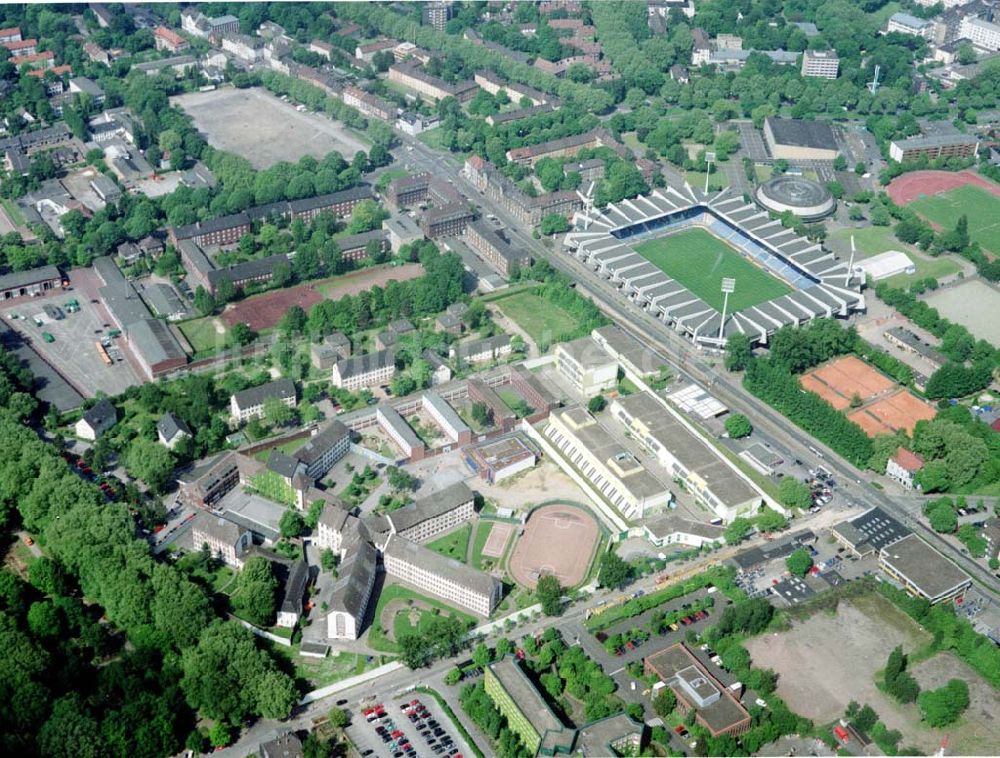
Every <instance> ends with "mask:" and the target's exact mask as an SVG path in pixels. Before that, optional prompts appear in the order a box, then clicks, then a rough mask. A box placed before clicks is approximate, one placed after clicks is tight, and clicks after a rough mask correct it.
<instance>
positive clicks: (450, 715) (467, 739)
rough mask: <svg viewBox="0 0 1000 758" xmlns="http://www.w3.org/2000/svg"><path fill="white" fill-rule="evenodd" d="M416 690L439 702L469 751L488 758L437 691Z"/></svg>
mask: <svg viewBox="0 0 1000 758" xmlns="http://www.w3.org/2000/svg"><path fill="white" fill-rule="evenodd" d="M414 689H415V691H416V692H422V693H423V694H425V695H430V696H431V697H432V698H434V699H435V700H436V701H437V704H438V705H439V706H441V710H443V711H444V712H445V713H446V714H448V718H450V719H451V723H452V724H454V725H455V728H456V729H457V730H458V733H459V734H461V735H462V739H463V740H465V744H466V745H468V746H469V749H470V750H471V751H472V752H473V753H475V755H476V758H486V756H484V755H483V751H482V750H480V749H479V745H477V744H476V741H475V740H474V739H472V735H470V734H469V733H468V731H466V729H465V727H464V726H463V725H462V722H461V721H459V720H458V717H457V716H456V715H455V711H453V710H452V709H451V706H450V705H448V703H447V702H446V701H445V699H444V698H443V697H441V695H440V694H439V693H438V691H437V690H432V689H431V688H430V687H415V688H414Z"/></svg>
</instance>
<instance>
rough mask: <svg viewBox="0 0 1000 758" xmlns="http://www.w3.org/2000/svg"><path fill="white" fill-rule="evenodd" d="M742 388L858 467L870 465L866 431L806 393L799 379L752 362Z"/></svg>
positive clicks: (759, 361) (783, 370)
mask: <svg viewBox="0 0 1000 758" xmlns="http://www.w3.org/2000/svg"><path fill="white" fill-rule="evenodd" d="M743 386H744V387H745V388H746V390H747V391H748V392H749V393H750V394H752V395H754V396H755V397H757V398H759V399H761V400H763V401H764V402H765V403H767V404H768V405H770V406H771V407H772V408H774V409H775V410H776V411H778V412H779V413H781V415H783V416H785V417H786V418H787V419H788V420H790V421H791V422H792V423H793V424H795V425H796V426H798V427H799V428H800V429H802V430H803V431H805V432H807V433H809V434H810V435H811V436H813V437H815V438H816V439H818V440H819V441H820V442H822V443H824V444H826V445H828V446H829V447H830V448H832V449H833V450H835V451H837V452H838V453H840V455H842V456H843V457H844V458H846V459H847V460H849V461H850V462H851V463H853V464H854V465H855V466H857V467H858V468H864V467H865V466H867V465H868V459H869V458H871V456H872V441H871V439H870V438H869V437H868V435H867V434H865V432H864V430H863V429H862V428H861V427H860V426H858V425H857V424H855V423H854V422H853V421H851V420H849V419H848V418H847V417H846V416H845V415H844V414H842V413H841V412H840V411H838V410H837V409H836V408H834V407H833V406H832V405H830V404H829V403H828V402H826V401H825V400H824V399H823V398H821V397H820V396H819V395H817V394H815V393H813V392H806V391H805V390H803V389H802V386H801V385H800V384H799V380H798V377H796V376H795V375H794V374H792V373H791V372H790V371H789V370H788V369H786V368H785V367H783V366H776V365H773V364H772V363H771V362H770V361H767V360H764V359H756V360H753V361H751V362H750V365H749V366H747V370H746V374H744V376H743Z"/></svg>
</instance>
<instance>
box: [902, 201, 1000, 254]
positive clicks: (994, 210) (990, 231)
mask: <svg viewBox="0 0 1000 758" xmlns="http://www.w3.org/2000/svg"><path fill="white" fill-rule="evenodd" d="M909 207H910V208H912V209H913V210H915V211H916V212H917V213H919V214H920V215H921V216H923V217H925V218H927V219H928V220H930V221H931V222H933V223H935V224H938V225H940V226H941V227H943V228H944V229H954V228H955V224H957V223H958V219H959V218H961V217H962V216H963V215H964V216H965V217H966V218H968V220H969V236H970V237H971V238H972V239H973V240H975V241H976V242H978V243H979V244H980V245H982V246H983V247H984V248H985V249H987V250H989V251H990V252H992V253H1000V197H997V196H996V195H994V194H992V193H991V192H987V191H986V190H984V189H982V188H981V187H975V186H973V185H971V184H967V185H965V186H964V187H956V188H955V189H953V190H948V191H947V192H942V193H940V194H938V195H931V196H930V197H921V198H918V199H916V200H914V201H913V202H912V203H910V206H909Z"/></svg>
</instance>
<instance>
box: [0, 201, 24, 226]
mask: <svg viewBox="0 0 1000 758" xmlns="http://www.w3.org/2000/svg"><path fill="white" fill-rule="evenodd" d="M0 205H3V209H4V210H5V211H6V212H7V215H8V216H9V217H10V220H11V221H13V222H14V223H15V224H17V225H18V226H27V222H26V221H25V220H24V214H23V213H21V209H20V208H18V207H17V203H15V202H14V201H13V200H8V199H7V198H3V199H2V200H0Z"/></svg>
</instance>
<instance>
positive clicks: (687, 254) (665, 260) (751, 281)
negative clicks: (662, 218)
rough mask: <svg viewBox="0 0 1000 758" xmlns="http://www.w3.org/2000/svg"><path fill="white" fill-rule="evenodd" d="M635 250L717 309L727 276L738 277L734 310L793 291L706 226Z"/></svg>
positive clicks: (731, 301) (732, 303)
mask: <svg viewBox="0 0 1000 758" xmlns="http://www.w3.org/2000/svg"><path fill="white" fill-rule="evenodd" d="M634 250H635V251H636V252H637V253H639V255H641V256H642V257H643V258H645V259H646V260H648V261H649V262H650V263H652V264H653V265H654V266H656V267H657V268H659V269H660V270H661V271H663V273H665V274H666V275H667V276H669V277H670V278H672V279H676V280H677V281H678V282H680V283H681V284H682V285H684V286H685V287H687V288H688V289H689V290H691V292H692V293H694V295H695V296H696V297H699V298H701V299H702V300H704V301H705V302H706V303H708V305H710V306H711V307H712V308H715V309H716V310H717V311H721V310H722V301H723V294H722V292H721V291H720V287H721V284H722V279H723V278H724V277H731V278H734V279H736V291H735V292H733V294H732V295H730V296H729V312H730V313H735V312H736V311H741V310H744V309H745V308H750V307H751V306H754V305H758V304H759V303H764V302H767V301H768V300H774V299H775V298H776V297H781V296H782V295H787V294H788V293H790V292H792V288H791V287H789V286H788V285H787V284H785V283H784V282H782V281H781V280H780V279H777V278H775V277H774V276H772V275H771V274H770V273H768V272H767V271H766V270H764V269H763V268H760V267H759V266H755V265H754V264H753V263H751V262H750V261H748V260H747V259H746V258H744V257H743V256H742V255H740V254H739V253H737V252H736V251H735V250H733V249H732V248H731V247H729V245H727V244H726V243H725V242H723V241H722V240H720V239H719V238H717V237H715V236H714V235H712V234H710V233H709V232H707V231H705V230H704V229H685V230H684V231H681V232H677V233H676V234H671V235H669V236H667V237H661V238H660V239H654V240H647V241H646V242H641V243H639V244H638V245H636V246H635V247H634Z"/></svg>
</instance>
